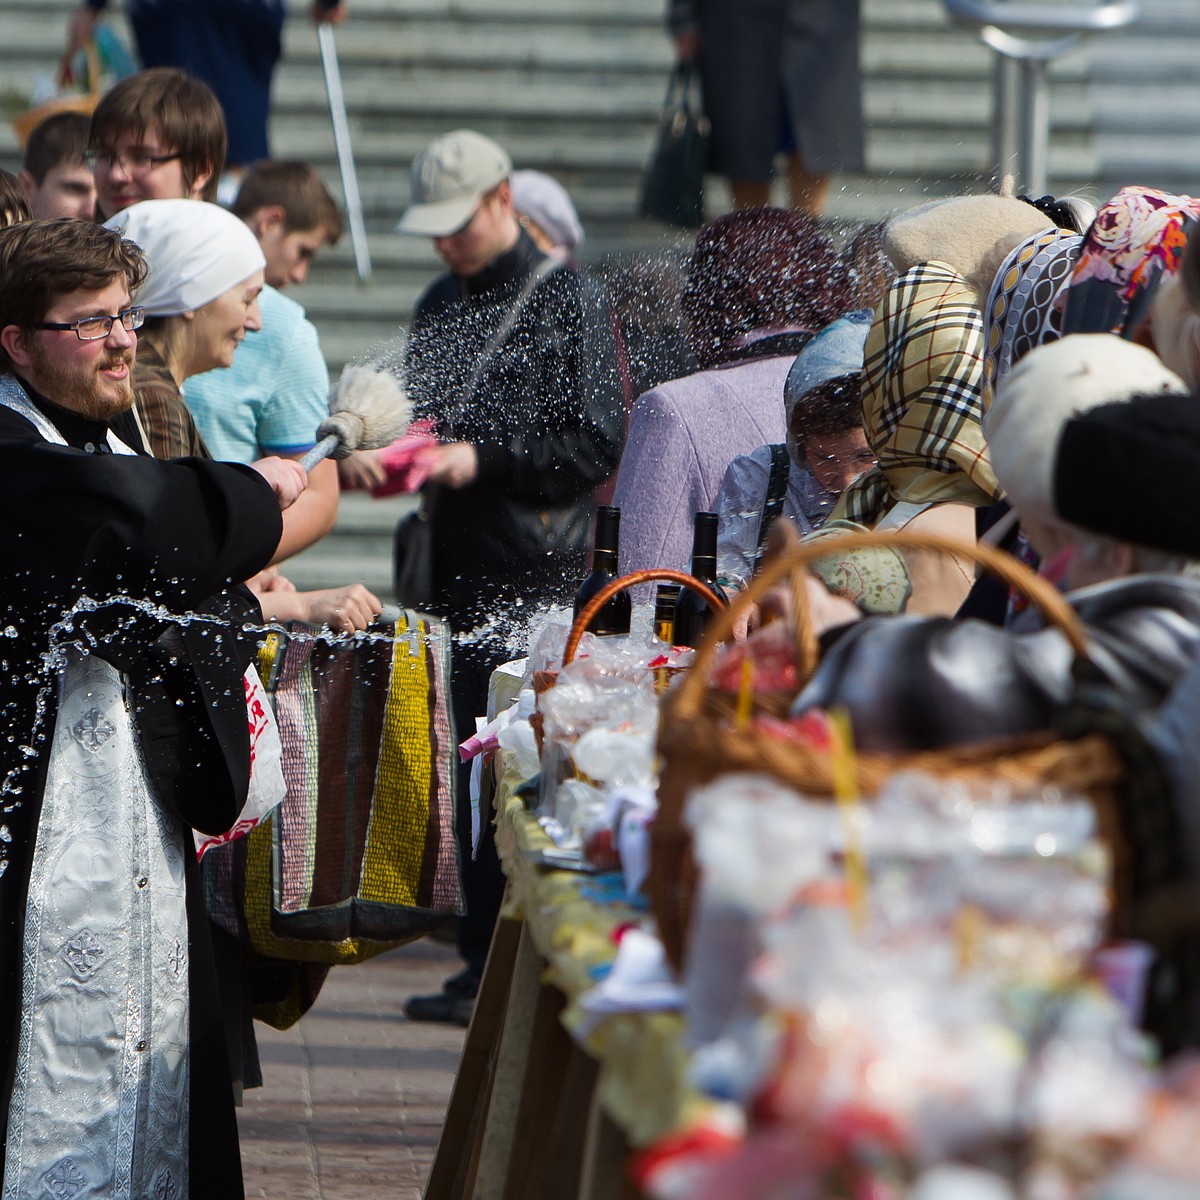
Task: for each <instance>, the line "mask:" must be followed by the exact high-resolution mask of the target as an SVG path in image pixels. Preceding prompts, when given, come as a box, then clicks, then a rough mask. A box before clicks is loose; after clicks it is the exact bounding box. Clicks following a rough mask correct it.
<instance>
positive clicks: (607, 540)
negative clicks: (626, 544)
mask: <svg viewBox="0 0 1200 1200" xmlns="http://www.w3.org/2000/svg"><path fill="white" fill-rule="evenodd" d="M620 536H621V510H620V509H619V508H613V507H611V506H610V505H607V504H602V505H601V506H600V507H599V508H598V509H597V510H596V541H595V547H596V556H597V558H598V557H599V555H600V553H601V552H602V551H603V552H606V553H609V554H612V555H613V556H614V557H615V556H616V553H617V546H618V544H619V539H620Z"/></svg>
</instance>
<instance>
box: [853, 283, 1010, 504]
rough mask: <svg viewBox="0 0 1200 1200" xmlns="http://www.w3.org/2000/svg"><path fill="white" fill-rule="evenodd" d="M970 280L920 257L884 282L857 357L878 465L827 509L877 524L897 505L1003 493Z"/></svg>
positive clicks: (984, 498) (975, 499) (985, 500)
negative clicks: (992, 451) (988, 438)
mask: <svg viewBox="0 0 1200 1200" xmlns="http://www.w3.org/2000/svg"><path fill="white" fill-rule="evenodd" d="M974 295H975V293H974V292H973V291H972V290H971V288H970V286H969V285H968V284H967V281H966V280H965V279H964V278H963V277H962V276H961V275H959V274H958V273H957V272H956V271H954V270H953V269H952V268H951V267H949V266H947V265H946V264H945V263H938V262H930V263H921V264H920V265H918V266H916V267H913V268H912V270H910V271H907V272H906V273H905V274H903V275H902V276H901V277H900V278H899V279H897V280H896V282H895V283H894V284H892V286H891V287H890V288H889V289H888V292H887V295H886V296H884V298H883V302H882V303H881V304H880V306H879V309H878V311H877V312H876V314H875V321H874V324H873V325H872V326H871V332H870V333H869V334H868V335H867V344H866V351H865V354H864V356H863V430H864V432H865V433H866V435H867V442H868V444H869V445H870V447H871V449H872V450H873V451H874V452H875V457H876V458H877V459H878V461H879V465H878V466H877V467H874V468H873V469H872V470H870V471H868V472H867V473H866V474H865V475H863V476H862V477H860V478H859V479H858V480H857V481H856V482H855V483H853V484H851V485H850V487H849V488H847V490H846V491H845V492H844V493H843V495H842V498H841V500H840V501H839V503H838V506H837V508H835V509H834V511H833V517H834V518H835V519H836V518H846V519H848V520H851V521H858V522H861V523H862V524H864V525H869V526H874V525H875V524H876V522H878V521H879V520H880V519H881V518H882V517H883V516H884V515H885V514H886V513H887V512H888V510H889V509H891V508H892V507H893V506H894V505H896V504H898V503H900V502H902V501H903V502H907V503H911V504H945V503H949V502H957V503H960V504H973V505H977V506H982V505H987V504H991V503H993V501H995V500H997V499H999V497H1000V494H1001V493H1000V485H999V484H998V483H997V482H996V477H995V475H994V474H993V473H992V467H991V463H990V462H989V461H988V457H987V446H986V443H985V442H984V438H983V430H982V429H981V428H980V418H981V416H982V403H981V397H982V388H981V385H982V379H983V319H982V315H981V314H980V311H979V309H978V308H976V306H975V302H974Z"/></svg>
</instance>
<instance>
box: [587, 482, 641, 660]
mask: <svg viewBox="0 0 1200 1200" xmlns="http://www.w3.org/2000/svg"><path fill="white" fill-rule="evenodd" d="M620 533H621V510H620V509H619V508H613V507H612V506H611V505H608V504H601V505H600V506H599V507H598V508H597V509H596V543H595V549H594V550H593V551H592V570H591V573H590V574H589V575H588V576H587V578H586V579H584V581H583V582H582V583H581V584H580V585H579V590H578V591H577V592H576V593H575V615H576V616H579V614H580V613H581V612H582V611H583V608H584V605H586V604H587V602H588V601H589V600H590V599H591V598H592V597H593V596H595V595H596V594H597V593H598V592H599V591H600V590H601V589H602V588H604V587H606V586H607V585H608V584H610V583H612V581H613V580H614V579H616V578H617V546H618V542H619V540H620ZM632 616H633V602H632V601H631V600H630V598H629V593H628V592H619V593H618V594H617V595H615V596H614V597H613V598H612V599H611V600H609V601H608V603H607V604H605V605H604V607H603V608H602V609H601V610H600V611H599V612H598V613H597V614H596V615H595V616H594V617H593V618H592V619H591V622H590V623H589V624H588V630H589V631H590V632H591V633H595V634H598V635H599V636H600V637H608V636H609V635H611V634H615V633H628V632H629V622H630V619H631V618H632Z"/></svg>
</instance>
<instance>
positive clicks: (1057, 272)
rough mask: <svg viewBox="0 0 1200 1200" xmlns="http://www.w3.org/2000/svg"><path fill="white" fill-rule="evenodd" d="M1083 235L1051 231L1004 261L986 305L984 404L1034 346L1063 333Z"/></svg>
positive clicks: (1024, 245)
mask: <svg viewBox="0 0 1200 1200" xmlns="http://www.w3.org/2000/svg"><path fill="white" fill-rule="evenodd" d="M1082 245H1083V236H1082V235H1081V234H1078V233H1074V232H1072V231H1071V230H1070V229H1048V230H1046V231H1045V232H1043V233H1039V234H1035V235H1034V236H1033V237H1031V238H1026V240H1025V241H1023V242H1022V243H1021V244H1020V245H1019V246H1018V247H1017V248H1016V249H1015V250H1013V252H1012V253H1011V254H1010V255H1009V256H1008V257H1007V258H1006V259H1005V260H1004V262H1003V263H1002V264H1001V267H1000V270H999V271H997V272H996V278H995V279H994V280H993V281H992V287H991V291H990V292H989V293H988V298H987V304H986V305H985V306H984V309H983V342H984V351H983V407H984V409H985V410H986V409H987V408H988V407H989V406H990V405H991V403H992V396H993V395H995V392H996V387H997V385H998V384H999V383H1000V381H1001V380H1002V379H1003V378H1004V377H1005V375H1007V374H1008V372H1009V371H1010V370H1011V369H1012V368H1013V366H1014V365H1015V364H1016V363H1018V362H1020V361H1021V359H1022V358H1024V357H1025V355H1026V354H1028V353H1029V351H1030V350H1032V349H1033V348H1034V347H1035V346H1040V345H1041V344H1042V343H1043V342H1053V341H1057V339H1058V338H1060V337H1061V336H1062V332H1061V328H1062V307H1063V298H1064V293H1065V290H1066V288H1067V286H1068V285H1069V283H1070V279H1071V273H1072V272H1073V271H1074V269H1075V264H1076V262H1077V261H1078V260H1079V251H1080V248H1081V247H1082Z"/></svg>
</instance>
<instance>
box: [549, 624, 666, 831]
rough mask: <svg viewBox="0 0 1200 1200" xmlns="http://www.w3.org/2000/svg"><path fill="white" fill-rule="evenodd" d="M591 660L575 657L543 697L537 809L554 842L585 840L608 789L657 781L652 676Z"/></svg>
mask: <svg viewBox="0 0 1200 1200" xmlns="http://www.w3.org/2000/svg"><path fill="white" fill-rule="evenodd" d="M614 640H615V639H614ZM589 664H590V665H589ZM594 666H595V663H594V661H593V660H589V662H587V663H584V662H575V663H571V664H570V666H568V667H566V668H564V669H563V670H562V671H561V672H560V674H559V678H558V681H557V683H556V684H555V686H554V687H553V688H551V689H550V690H549V691H547V692H544V693H543V694H542V695H541V696H540V697H539V702H538V703H539V712H540V717H541V722H542V756H541V763H542V772H541V784H540V793H539V807H538V815H539V817H540V818H541V819H542V821H543V824H544V826H545V827H546V829H547V831H548V832H549V833H550V834H551V836H552V837H553V838H554V839H555V841H556V842H558V844H559V845H560V846H563V847H569V848H578V847H580V846H581V845H582V843H583V839H584V834H585V830H586V829H588V828H590V827H591V826H593V825H594V824H595V822H596V821H598V820H601V819H603V816H604V812H605V796H606V795H607V793H608V792H609V791H611V790H613V789H614V788H618V787H625V786H631V785H639V786H646V787H653V786H654V784H655V782H656V773H655V760H654V733H655V730H656V728H657V723H658V703H657V700H656V699H655V695H654V681H653V679H652V677H651V676H650V675H649V674H648V673H646V672H645V671H641V672H640V673H639V675H638V677H637V678H636V679H627V678H624V677H623V676H621V675H617V674H611V675H610V674H599V673H596V672H595V671H594V669H593V668H594Z"/></svg>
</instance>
